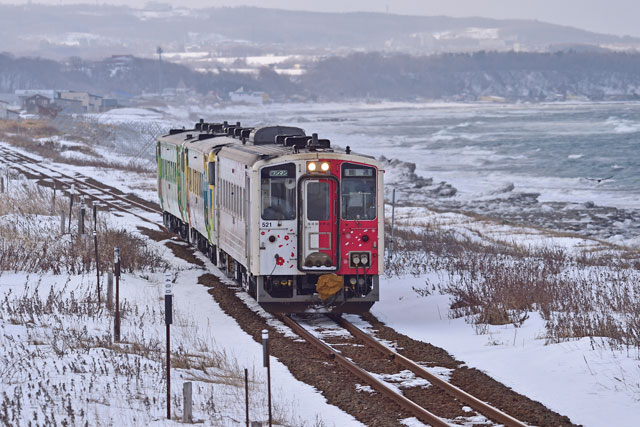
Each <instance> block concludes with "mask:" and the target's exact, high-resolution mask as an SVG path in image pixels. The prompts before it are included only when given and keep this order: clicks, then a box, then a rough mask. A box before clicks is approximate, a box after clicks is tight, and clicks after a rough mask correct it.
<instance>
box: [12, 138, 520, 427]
mask: <svg viewBox="0 0 640 427" xmlns="http://www.w3.org/2000/svg"><path fill="white" fill-rule="evenodd" d="M0 153H2V157H1V158H0V162H1V163H3V164H5V165H8V166H9V167H11V168H13V169H15V170H18V171H20V172H22V173H24V174H26V175H27V176H29V177H30V178H35V179H39V180H41V181H43V182H45V183H47V182H57V183H59V184H61V186H65V187H67V188H70V187H71V184H75V185H76V190H77V191H78V192H79V193H80V194H83V195H85V196H87V197H89V198H91V199H93V200H96V201H99V202H100V203H102V204H104V205H105V206H108V207H110V208H112V209H114V210H117V211H122V212H126V213H129V214H131V215H134V216H136V217H137V218H140V219H142V220H144V221H146V222H149V223H153V224H154V225H156V226H160V227H162V228H164V227H163V226H162V225H161V224H159V223H156V222H154V221H152V220H151V219H149V218H146V217H144V216H143V215H141V214H139V213H136V212H134V211H132V209H142V210H144V211H146V212H149V213H156V214H159V215H161V214H162V212H161V211H160V209H159V208H157V207H153V204H152V203H140V202H138V201H136V200H132V199H130V198H129V197H126V195H121V194H117V193H116V192H115V191H117V190H116V189H114V188H111V187H109V186H106V185H103V186H100V185H95V184H92V183H90V182H87V181H88V180H90V178H89V177H86V176H83V175H80V174H76V176H75V177H74V176H70V175H68V174H65V173H62V172H60V171H59V170H57V169H54V168H51V167H49V166H46V165H43V164H42V162H41V161H39V160H37V159H34V158H31V157H29V156H26V155H24V154H21V153H18V152H16V151H14V150H11V149H9V148H6V147H0ZM123 205H126V207H125V206H123ZM236 299H238V298H236ZM238 302H240V301H239V299H238ZM276 318H277V319H279V320H280V321H281V322H282V323H283V324H285V325H286V326H288V327H289V328H291V329H292V330H293V331H294V332H295V333H296V334H297V335H299V336H300V337H302V338H303V339H304V340H305V341H307V342H308V343H309V344H311V345H312V346H313V347H314V348H315V349H317V351H319V352H320V353H322V354H324V355H325V356H326V357H328V358H329V359H331V360H332V361H335V362H337V363H338V364H339V365H341V366H342V367H343V368H344V369H346V370H347V371H349V372H350V373H351V374H352V375H354V376H355V377H357V378H358V379H359V380H360V381H362V382H363V383H365V384H367V385H369V386H370V387H372V388H373V389H375V391H376V392H378V393H380V394H381V395H383V396H385V397H387V398H388V399H390V400H392V401H394V402H395V403H396V404H397V405H398V406H399V407H401V408H402V409H403V410H404V411H406V413H408V414H412V415H413V416H415V417H416V418H418V419H419V420H420V421H422V422H424V423H427V424H429V425H432V426H449V425H451V424H450V423H451V422H452V421H451V420H450V419H444V418H443V417H442V416H437V415H435V414H434V413H432V412H431V411H430V410H428V409H426V408H425V406H429V405H428V404H426V405H425V404H424V400H425V399H424V398H423V399H415V398H409V397H406V396H405V395H404V393H402V392H399V391H398V390H394V389H393V388H392V387H390V386H389V385H388V383H386V382H385V381H382V380H381V379H379V376H376V375H374V374H371V373H370V371H368V370H366V369H364V368H362V367H360V366H359V363H358V362H357V361H356V360H355V359H357V357H355V356H354V355H356V354H360V355H363V354H365V352H366V358H367V359H369V361H371V360H374V359H376V358H377V360H379V361H380V363H392V364H395V365H397V366H398V367H401V368H403V369H406V370H408V371H411V372H412V373H413V374H415V376H416V377H420V378H422V379H424V380H426V381H428V382H429V383H430V384H431V385H432V386H435V387H437V388H439V389H441V390H443V391H444V392H445V393H446V394H447V395H448V396H449V398H450V399H451V400H452V401H455V402H456V403H455V405H457V406H458V408H459V407H462V406H464V405H468V406H469V407H471V408H473V409H475V410H476V411H478V412H479V413H481V414H482V415H484V416H485V417H486V418H488V419H490V420H492V421H493V422H495V423H498V424H502V425H506V426H525V425H526V424H524V423H522V422H521V421H519V420H517V419H515V418H513V417H512V416H510V415H508V414H506V413H504V412H502V411H501V410H499V409H497V408H494V407H492V406H490V405H489V404H487V403H485V402H484V401H482V400H480V399H477V398H475V397H474V396H472V395H471V394H469V393H467V392H465V391H464V390H462V389H460V388H458V387H455V386H454V385H452V384H450V383H449V382H447V381H445V380H443V379H442V378H440V377H439V376H437V375H434V374H433V373H431V372H429V371H428V370H426V369H424V368H423V367H422V366H420V365H419V364H418V363H416V362H414V361H412V360H410V359H408V358H407V357H405V356H403V355H401V354H400V353H398V352H396V351H394V350H392V349H391V348H389V347H387V346H386V345H384V344H382V343H381V342H380V341H378V339H376V338H375V337H373V336H371V335H369V334H367V333H366V332H364V331H362V330H361V329H359V328H358V327H357V326H355V325H354V324H352V323H350V322H349V321H347V320H345V319H344V318H342V317H335V316H333V317H331V319H332V320H333V322H335V325H338V326H339V327H340V328H343V329H344V330H345V331H347V332H348V334H349V335H350V336H351V337H352V338H351V340H352V341H355V342H356V344H352V346H355V347H358V348H357V349H356V350H357V351H355V352H354V351H353V348H352V351H351V352H350V353H349V355H345V354H344V353H343V352H342V351H339V350H337V349H336V347H337V346H338V345H343V346H345V344H344V343H342V344H340V343H338V344H336V343H334V344H328V343H326V342H325V341H323V340H322V339H320V338H318V337H317V336H316V335H317V334H314V333H312V332H310V331H309V329H308V328H306V327H304V326H303V325H301V322H298V321H296V320H294V319H293V318H292V317H289V316H284V315H276ZM373 354H375V355H373ZM366 363H367V362H366V361H365V364H366ZM413 394H415V393H413ZM416 400H417V401H418V402H416ZM458 411H460V410H458ZM467 412H468V410H467ZM467 424H468V422H467ZM484 424H485V423H483V425H484Z"/></svg>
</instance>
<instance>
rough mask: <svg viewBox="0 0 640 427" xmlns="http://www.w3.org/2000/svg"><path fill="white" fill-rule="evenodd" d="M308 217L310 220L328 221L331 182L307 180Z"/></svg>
mask: <svg viewBox="0 0 640 427" xmlns="http://www.w3.org/2000/svg"><path fill="white" fill-rule="evenodd" d="M306 187H307V188H306V190H307V192H306V198H307V219H308V220H309V221H327V220H328V219H329V205H330V203H331V200H330V198H329V182H328V181H324V182H322V181H307V183H306Z"/></svg>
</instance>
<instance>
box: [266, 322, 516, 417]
mask: <svg viewBox="0 0 640 427" xmlns="http://www.w3.org/2000/svg"><path fill="white" fill-rule="evenodd" d="M277 318H278V319H279V320H280V321H281V322H283V323H284V324H285V325H287V326H289V327H290V328H291V329H292V330H293V331H294V332H295V333H296V334H298V335H299V336H301V337H302V338H304V339H305V340H306V341H307V342H309V343H310V344H311V345H313V346H314V347H315V348H317V349H318V350H319V351H320V352H322V353H324V354H325V355H326V356H328V357H329V358H330V359H332V360H334V361H335V362H337V363H338V364H339V365H341V366H342V367H344V368H345V369H347V370H348V371H349V372H351V373H352V374H353V375H355V376H357V377H358V378H360V379H361V380H362V381H363V382H365V383H367V384H368V385H370V386H371V387H373V388H374V389H375V390H376V391H377V392H379V393H381V394H384V395H385V396H387V397H388V398H390V399H391V400H393V401H394V402H396V403H397V404H398V405H400V406H401V407H402V408H403V409H404V410H406V411H407V412H408V413H411V414H412V415H414V416H415V417H416V418H418V419H419V420H421V421H423V422H425V423H428V424H429V425H432V426H449V425H451V424H450V423H449V422H448V421H446V420H444V419H442V418H441V417H439V416H437V415H435V414H434V413H432V412H430V411H429V410H428V409H426V408H425V407H424V406H422V405H421V404H420V403H417V402H416V401H414V400H412V399H410V398H408V397H405V396H404V394H400V393H398V392H396V391H395V390H393V389H392V388H391V387H389V386H388V385H387V384H386V383H385V382H384V381H381V380H380V379H379V378H377V377H376V376H374V375H372V374H371V373H369V372H368V371H367V370H366V369H364V368H362V367H360V366H359V365H358V364H357V363H356V362H355V361H354V357H353V355H352V356H351V357H347V356H345V355H343V354H342V352H341V351H338V350H336V349H335V348H334V346H332V345H330V344H327V343H326V342H324V341H323V340H322V339H320V338H318V337H317V336H315V335H314V334H313V333H312V332H310V331H309V330H308V329H307V328H305V327H304V326H302V325H301V324H300V322H297V321H295V320H293V319H292V318H291V317H288V316H282V315H279V316H277ZM330 318H331V319H333V320H334V321H335V322H336V324H337V325H339V326H340V327H342V328H344V329H345V330H346V331H348V332H349V333H350V334H351V335H352V336H353V337H354V338H355V339H356V340H357V341H358V343H363V344H364V346H366V347H368V348H369V349H372V350H375V351H376V352H377V353H378V354H379V355H378V357H383V358H385V359H387V360H390V361H392V362H394V363H395V364H397V365H398V366H400V367H403V368H405V369H408V370H410V371H411V372H413V373H414V374H415V375H416V376H418V377H421V378H423V379H425V380H427V381H428V382H429V383H431V384H432V385H433V386H436V387H438V388H440V389H442V390H443V391H445V392H446V393H448V394H449V395H450V396H451V397H452V398H454V399H456V400H458V401H460V402H462V403H464V404H466V405H469V406H470V407H471V408H473V409H475V410H477V411H478V412H479V413H481V414H483V415H484V416H486V417H487V418H489V419H491V420H493V421H495V422H498V423H500V424H503V425H505V426H509V427H523V426H526V424H524V423H522V422H520V421H518V420H517V419H515V418H513V417H511V416H510V415H508V414H506V413H504V412H502V411H500V410H499V409H497V408H494V407H493V406H490V405H488V404H487V403H485V402H483V401H482V400H480V399H477V398H475V397H473V396H472V395H470V394H469V393H467V392H465V391H464V390H462V389H460V388H458V387H456V386H454V385H452V384H450V383H448V382H447V381H445V380H443V379H442V378H440V377H438V376H437V375H434V374H432V373H430V372H429V371H427V370H426V369H424V368H423V367H421V366H420V365H418V364H417V363H415V362H413V361H412V360H410V359H408V358H406V357H404V356H402V355H401V354H399V353H397V352H396V351H394V350H392V349H390V348H389V347H387V346H385V345H384V344H382V343H381V342H379V341H378V340H377V339H376V338H374V337H372V336H370V335H369V334H367V333H365V332H364V331H362V330H361V329H359V328H358V327H357V326H355V325H354V324H353V323H351V322H349V321H348V320H346V319H344V318H342V317H335V316H331V317H330ZM355 345H356V346H357V345H359V344H355ZM356 353H362V350H358V351H356ZM374 357H375V356H374Z"/></svg>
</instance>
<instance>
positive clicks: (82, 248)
mask: <svg viewBox="0 0 640 427" xmlns="http://www.w3.org/2000/svg"><path fill="white" fill-rule="evenodd" d="M10 189H11V191H10V192H7V193H0V272H2V271H15V272H17V271H25V272H51V273H54V274H61V273H68V274H83V273H89V272H92V271H95V265H96V257H95V247H94V242H93V238H92V236H91V234H90V233H91V232H92V230H93V229H94V224H93V218H92V216H91V214H90V213H91V207H90V206H89V207H88V208H87V215H86V219H85V230H86V233H87V234H85V235H83V236H79V234H78V219H77V216H76V217H75V218H72V220H71V227H70V231H71V232H70V233H68V234H67V233H66V231H67V230H68V229H69V219H68V218H66V220H65V226H64V229H65V233H64V234H62V233H61V231H62V230H61V225H60V222H61V216H62V215H67V214H68V205H67V203H68V202H67V200H66V198H65V197H62V194H61V192H58V193H57V197H56V199H55V200H54V198H53V191H52V190H51V189H49V188H44V187H41V186H38V185H36V184H34V183H32V182H30V181H12V182H11V184H10ZM78 205H79V204H78V203H76V204H75V209H74V216H75V215H79V209H78ZM96 226H97V227H96V228H97V237H98V259H99V262H100V265H99V266H100V271H106V270H111V267H112V263H113V248H114V247H116V246H119V247H120V253H121V266H122V270H123V271H129V272H133V271H141V270H149V271H156V270H164V269H166V268H167V263H166V262H165V261H164V260H163V259H162V257H161V256H160V254H159V253H158V252H157V251H156V250H154V249H151V248H150V247H149V246H148V245H147V243H146V241H145V239H144V238H143V237H141V236H138V235H135V234H133V233H131V232H128V231H125V230H121V229H118V228H114V227H113V226H111V225H109V223H108V222H107V221H106V217H105V215H104V214H103V213H101V212H100V213H99V215H98V223H97V224H96Z"/></svg>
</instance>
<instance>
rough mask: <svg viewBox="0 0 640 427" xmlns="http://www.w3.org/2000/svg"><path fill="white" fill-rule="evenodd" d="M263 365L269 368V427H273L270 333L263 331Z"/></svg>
mask: <svg viewBox="0 0 640 427" xmlns="http://www.w3.org/2000/svg"><path fill="white" fill-rule="evenodd" d="M262 364H263V365H264V367H265V368H267V396H268V404H269V427H271V363H269V331H268V330H266V329H263V330H262Z"/></svg>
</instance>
